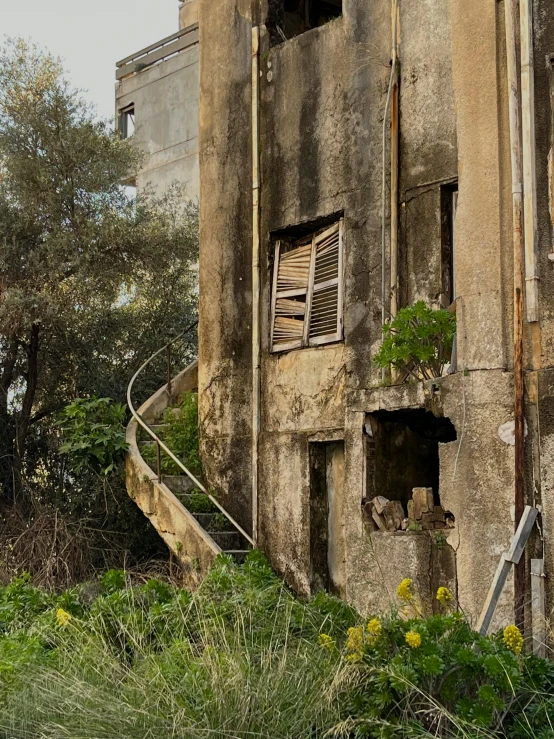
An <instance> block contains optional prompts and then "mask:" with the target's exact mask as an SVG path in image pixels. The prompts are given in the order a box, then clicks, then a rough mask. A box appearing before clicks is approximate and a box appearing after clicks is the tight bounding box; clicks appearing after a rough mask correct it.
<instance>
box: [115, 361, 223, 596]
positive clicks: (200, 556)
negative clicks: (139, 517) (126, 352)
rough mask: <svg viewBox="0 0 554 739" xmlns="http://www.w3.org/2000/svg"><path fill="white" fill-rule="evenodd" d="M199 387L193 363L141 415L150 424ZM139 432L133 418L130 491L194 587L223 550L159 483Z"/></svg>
mask: <svg viewBox="0 0 554 739" xmlns="http://www.w3.org/2000/svg"><path fill="white" fill-rule="evenodd" d="M197 386H198V362H194V363H193V364H191V365H190V366H189V367H187V368H186V369H185V370H183V372H181V373H179V374H178V375H177V377H175V378H174V380H172V383H171V393H169V392H168V390H167V385H165V386H164V387H162V388H160V390H158V391H157V392H156V393H155V394H154V395H153V396H152V397H151V398H149V399H148V400H147V401H146V403H144V404H143V405H142V406H141V407H140V409H139V414H140V415H141V416H142V417H143V418H145V419H148V420H150V421H151V420H153V419H154V418H155V417H156V416H157V415H158V414H159V413H162V412H163V411H164V410H165V409H166V408H168V407H169V406H170V405H171V404H172V403H173V402H174V401H175V400H177V398H178V397H179V395H181V394H182V393H184V392H188V391H189V390H194V389H196V388H197ZM138 429H139V424H138V423H137V421H135V420H134V419H133V420H132V421H131V422H130V423H129V425H128V426H127V433H126V441H127V443H128V444H129V449H128V451H127V457H126V461H125V468H126V476H125V482H126V486H127V492H128V493H129V496H130V497H131V498H132V500H134V501H135V503H136V504H137V505H138V507H139V508H140V509H141V511H142V512H143V513H144V515H145V516H146V517H147V518H148V519H149V520H150V522H151V524H152V525H153V526H154V528H155V529H156V531H157V532H158V534H159V535H160V536H161V537H162V539H163V540H164V541H165V543H166V544H167V546H168V547H169V549H170V551H171V552H173V554H174V555H175V557H176V559H177V560H178V561H179V562H180V564H181V565H182V566H183V568H184V569H185V572H186V573H187V577H188V581H189V582H188V585H189V587H195V586H197V585H198V584H199V583H200V582H201V581H202V579H203V578H204V577H205V575H206V574H207V573H208V571H209V569H210V567H211V566H212V564H213V562H214V560H215V558H216V557H217V555H218V554H220V553H221V551H222V550H221V548H220V547H219V546H218V545H217V544H216V543H215V541H214V540H213V539H212V538H211V536H210V535H209V534H208V533H207V532H206V531H204V529H203V528H202V527H201V526H200V524H199V523H198V521H197V520H196V519H195V518H194V516H193V515H192V514H191V513H189V511H187V509H186V508H185V507H184V506H183V504H182V503H181V502H180V501H179V500H178V499H177V498H176V497H175V495H174V494H173V493H172V492H171V490H170V489H169V488H168V487H167V485H165V484H164V483H163V482H161V483H160V482H158V477H157V475H156V473H155V472H154V471H153V470H152V469H151V468H150V467H149V465H148V464H147V463H146V462H145V461H144V459H143V458H142V456H141V454H140V451H139V446H138V441H137V432H138Z"/></svg>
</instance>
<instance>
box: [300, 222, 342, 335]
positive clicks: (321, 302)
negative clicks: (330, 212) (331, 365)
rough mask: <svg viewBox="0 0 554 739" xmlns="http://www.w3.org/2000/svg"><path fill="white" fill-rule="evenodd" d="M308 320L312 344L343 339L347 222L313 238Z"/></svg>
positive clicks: (307, 331) (306, 331) (307, 332)
mask: <svg viewBox="0 0 554 739" xmlns="http://www.w3.org/2000/svg"><path fill="white" fill-rule="evenodd" d="M312 259H313V262H312V270H311V272H310V285H309V298H308V321H307V324H308V325H307V326H306V329H305V338H306V339H307V342H306V343H308V344H309V345H310V346H317V345H319V344H327V343H329V342H332V341H341V340H342V338H343V284H342V282H343V278H342V275H343V222H342V219H341V221H340V222H339V223H336V224H334V225H333V226H331V228H328V229H327V230H326V231H323V233H320V234H318V235H317V236H316V237H315V238H314V240H313V249H312Z"/></svg>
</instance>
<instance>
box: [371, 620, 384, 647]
mask: <svg viewBox="0 0 554 739" xmlns="http://www.w3.org/2000/svg"><path fill="white" fill-rule="evenodd" d="M382 631H383V625H382V624H381V622H380V621H379V619H378V618H372V619H371V621H369V622H368V624H367V643H368V644H369V645H370V646H373V645H374V644H375V643H376V642H377V640H378V639H379V637H380V636H381V632H382Z"/></svg>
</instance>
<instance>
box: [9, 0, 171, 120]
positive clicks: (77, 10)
mask: <svg viewBox="0 0 554 739" xmlns="http://www.w3.org/2000/svg"><path fill="white" fill-rule="evenodd" d="M178 28H179V2H178V0H0V41H3V40H4V36H12V37H18V36H21V37H23V38H25V39H31V40H32V41H34V42H36V43H38V44H40V45H41V46H44V47H46V48H47V49H48V50H49V51H51V52H52V53H53V54H55V55H56V56H60V57H62V58H63V61H64V66H65V68H66V70H67V72H68V76H69V79H70V80H71V82H72V84H73V86H74V87H78V88H80V89H82V90H86V93H85V97H86V98H87V99H88V100H89V101H90V102H92V103H94V104H95V105H96V107H97V109H98V113H99V114H100V115H101V116H103V117H109V118H112V117H113V115H114V107H115V103H114V85H115V63H116V62H117V61H119V60H120V59H123V58H124V57H126V56H129V54H132V53H133V52H135V51H139V50H140V49H142V48H144V47H145V46H149V45H150V44H153V43H155V42H156V41H160V40H161V39H162V38H164V37H165V36H169V35H171V34H172V33H174V32H175V31H177V30H178Z"/></svg>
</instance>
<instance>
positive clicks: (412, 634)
mask: <svg viewBox="0 0 554 739" xmlns="http://www.w3.org/2000/svg"><path fill="white" fill-rule="evenodd" d="M405 639H406V644H407V645H408V646H409V647H411V648H412V649H417V648H418V647H420V646H421V634H420V633H418V632H417V631H408V633H407V634H406V636H405Z"/></svg>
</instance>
